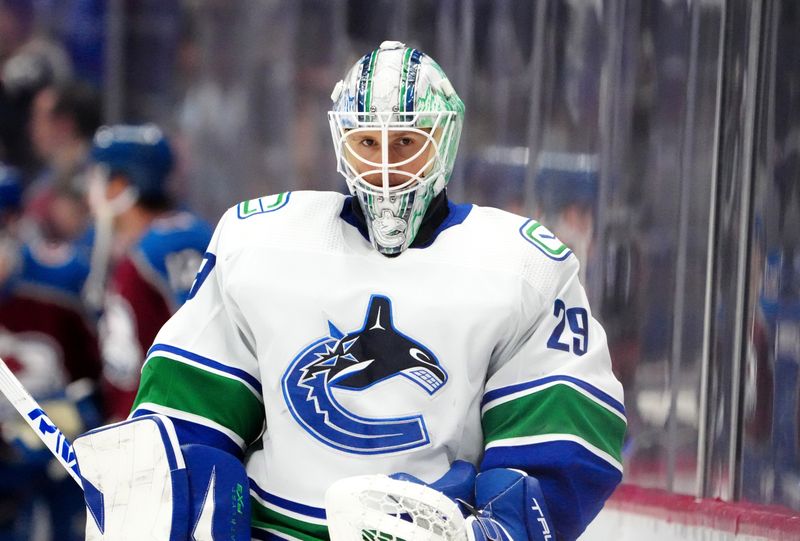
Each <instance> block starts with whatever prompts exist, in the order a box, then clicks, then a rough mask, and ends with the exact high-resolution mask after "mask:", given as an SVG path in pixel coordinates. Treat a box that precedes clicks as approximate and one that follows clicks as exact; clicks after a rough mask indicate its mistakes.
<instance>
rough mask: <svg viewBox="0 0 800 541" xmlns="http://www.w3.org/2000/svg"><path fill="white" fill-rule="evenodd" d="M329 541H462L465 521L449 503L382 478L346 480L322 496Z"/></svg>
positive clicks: (420, 488)
mask: <svg viewBox="0 0 800 541" xmlns="http://www.w3.org/2000/svg"><path fill="white" fill-rule="evenodd" d="M325 510H326V514H327V521H328V532H329V533H330V536H331V540H332V541H362V540H365V539H367V540H375V541H400V540H405V541H466V540H467V533H466V529H465V523H464V518H463V517H462V515H461V511H459V509H458V506H457V505H456V503H455V502H453V501H452V500H451V499H450V498H448V497H447V496H445V495H444V494H442V493H441V492H439V491H438V490H434V489H432V488H429V487H427V486H424V485H420V484H417V483H411V482H409V481H399V480H396V479H392V478H390V477H387V476H386V475H363V476H356V477H346V478H344V479H341V480H339V481H336V482H335V483H333V484H332V485H331V486H330V488H328V491H327V492H326V494H325Z"/></svg>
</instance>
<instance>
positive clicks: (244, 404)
mask: <svg viewBox="0 0 800 541" xmlns="http://www.w3.org/2000/svg"><path fill="white" fill-rule="evenodd" d="M261 393H262V389H261V383H260V382H259V381H258V379H257V378H255V377H254V376H253V375H252V374H249V373H247V372H246V371H244V370H242V369H240V368H236V367H233V366H230V365H227V364H225V363H222V362H219V361H215V360H212V359H209V358H207V357H203V356H201V355H198V354H196V353H193V352H190V351H186V350H183V349H180V348H176V347H174V346H170V345H166V344H156V345H154V346H153V347H152V348H150V351H149V352H148V358H147V361H146V363H145V365H144V367H143V368H142V378H141V383H140V385H139V392H138V394H137V395H136V400H135V402H134V405H133V410H134V411H137V410H146V411H151V412H154V413H162V414H164V415H167V416H169V417H173V418H175V419H179V420H182V421H186V422H190V423H194V424H197V425H200V426H202V427H204V428H206V429H211V430H213V431H216V432H218V433H221V434H223V435H224V436H226V437H227V438H228V439H230V440H232V441H233V442H234V443H235V444H236V445H237V446H238V447H239V448H241V449H244V448H246V447H247V446H248V445H249V444H251V443H252V442H253V441H255V440H256V439H257V438H258V437H259V435H260V434H261V431H262V430H263V427H264V404H263V398H262V395H261Z"/></svg>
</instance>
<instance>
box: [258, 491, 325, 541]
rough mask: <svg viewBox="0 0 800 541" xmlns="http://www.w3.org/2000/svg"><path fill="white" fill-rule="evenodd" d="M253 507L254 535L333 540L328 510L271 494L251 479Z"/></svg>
mask: <svg viewBox="0 0 800 541" xmlns="http://www.w3.org/2000/svg"><path fill="white" fill-rule="evenodd" d="M250 504H251V509H252V525H253V532H254V533H256V532H258V531H261V532H264V533H271V534H273V535H274V536H278V537H282V538H285V539H299V540H301V541H319V540H321V539H323V540H324V539H329V535H328V527H327V526H326V524H325V518H326V515H325V509H322V508H319V507H312V506H310V505H304V504H301V503H297V502H293V501H291V500H287V499H286V498H281V497H280V496H277V495H275V494H270V493H269V492H267V491H265V490H264V489H262V488H261V487H259V486H258V485H257V484H256V482H255V481H253V479H250ZM254 537H256V538H257V539H259V537H258V536H255V535H254Z"/></svg>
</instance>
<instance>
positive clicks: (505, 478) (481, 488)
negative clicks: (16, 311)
mask: <svg viewBox="0 0 800 541" xmlns="http://www.w3.org/2000/svg"><path fill="white" fill-rule="evenodd" d="M475 503H476V506H477V509H475V510H474V511H473V514H472V515H471V516H469V517H467V521H466V522H467V524H466V526H467V538H468V539H469V540H470V541H523V540H525V539H530V540H533V541H555V539H556V536H555V529H554V528H553V523H552V522H551V520H550V514H549V513H548V511H547V505H546V504H545V501H544V496H543V495H542V491H541V489H540V488H539V481H537V480H536V478H535V477H530V476H528V475H526V474H525V473H524V472H521V471H518V470H510V469H505V468H496V469H491V470H487V471H485V472H481V473H479V474H478V476H477V478H476V479H475Z"/></svg>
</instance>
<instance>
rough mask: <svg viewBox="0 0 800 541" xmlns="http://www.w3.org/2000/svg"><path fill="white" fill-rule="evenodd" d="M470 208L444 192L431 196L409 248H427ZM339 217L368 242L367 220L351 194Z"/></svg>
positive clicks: (465, 215) (464, 217)
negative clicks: (456, 201) (452, 199)
mask: <svg viewBox="0 0 800 541" xmlns="http://www.w3.org/2000/svg"><path fill="white" fill-rule="evenodd" d="M471 210H472V205H456V204H453V203H451V202H450V200H448V199H447V195H446V193H445V192H444V191H442V192H441V193H439V195H437V196H436V197H434V198H433V201H431V204H430V206H428V210H427V211H426V212H425V216H424V217H423V218H422V225H421V226H420V228H419V232H418V233H417V236H416V238H415V239H414V242H412V243H411V246H410V247H409V249H413V248H427V247H428V246H430V245H431V244H433V241H435V240H436V237H438V236H439V233H441V232H442V231H444V230H445V229H448V228H450V227H453V226H454V225H458V224H460V223H461V222H463V221H464V220H465V219H466V218H467V215H468V214H469V213H470V211H471ZM339 217H340V218H341V219H342V220H344V221H345V222H347V223H348V224H350V225H352V226H353V227H355V228H356V229H358V232H359V233H361V236H362V237H364V238H365V239H366V240H367V242H369V232H368V231H367V222H366V219H365V218H364V211H363V210H361V205H360V204H359V203H358V199H357V198H355V197H353V196H352V195H351V196H348V197H347V198H345V200H344V205H343V206H342V211H341V212H340V213H339ZM397 255H399V254H397Z"/></svg>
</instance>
